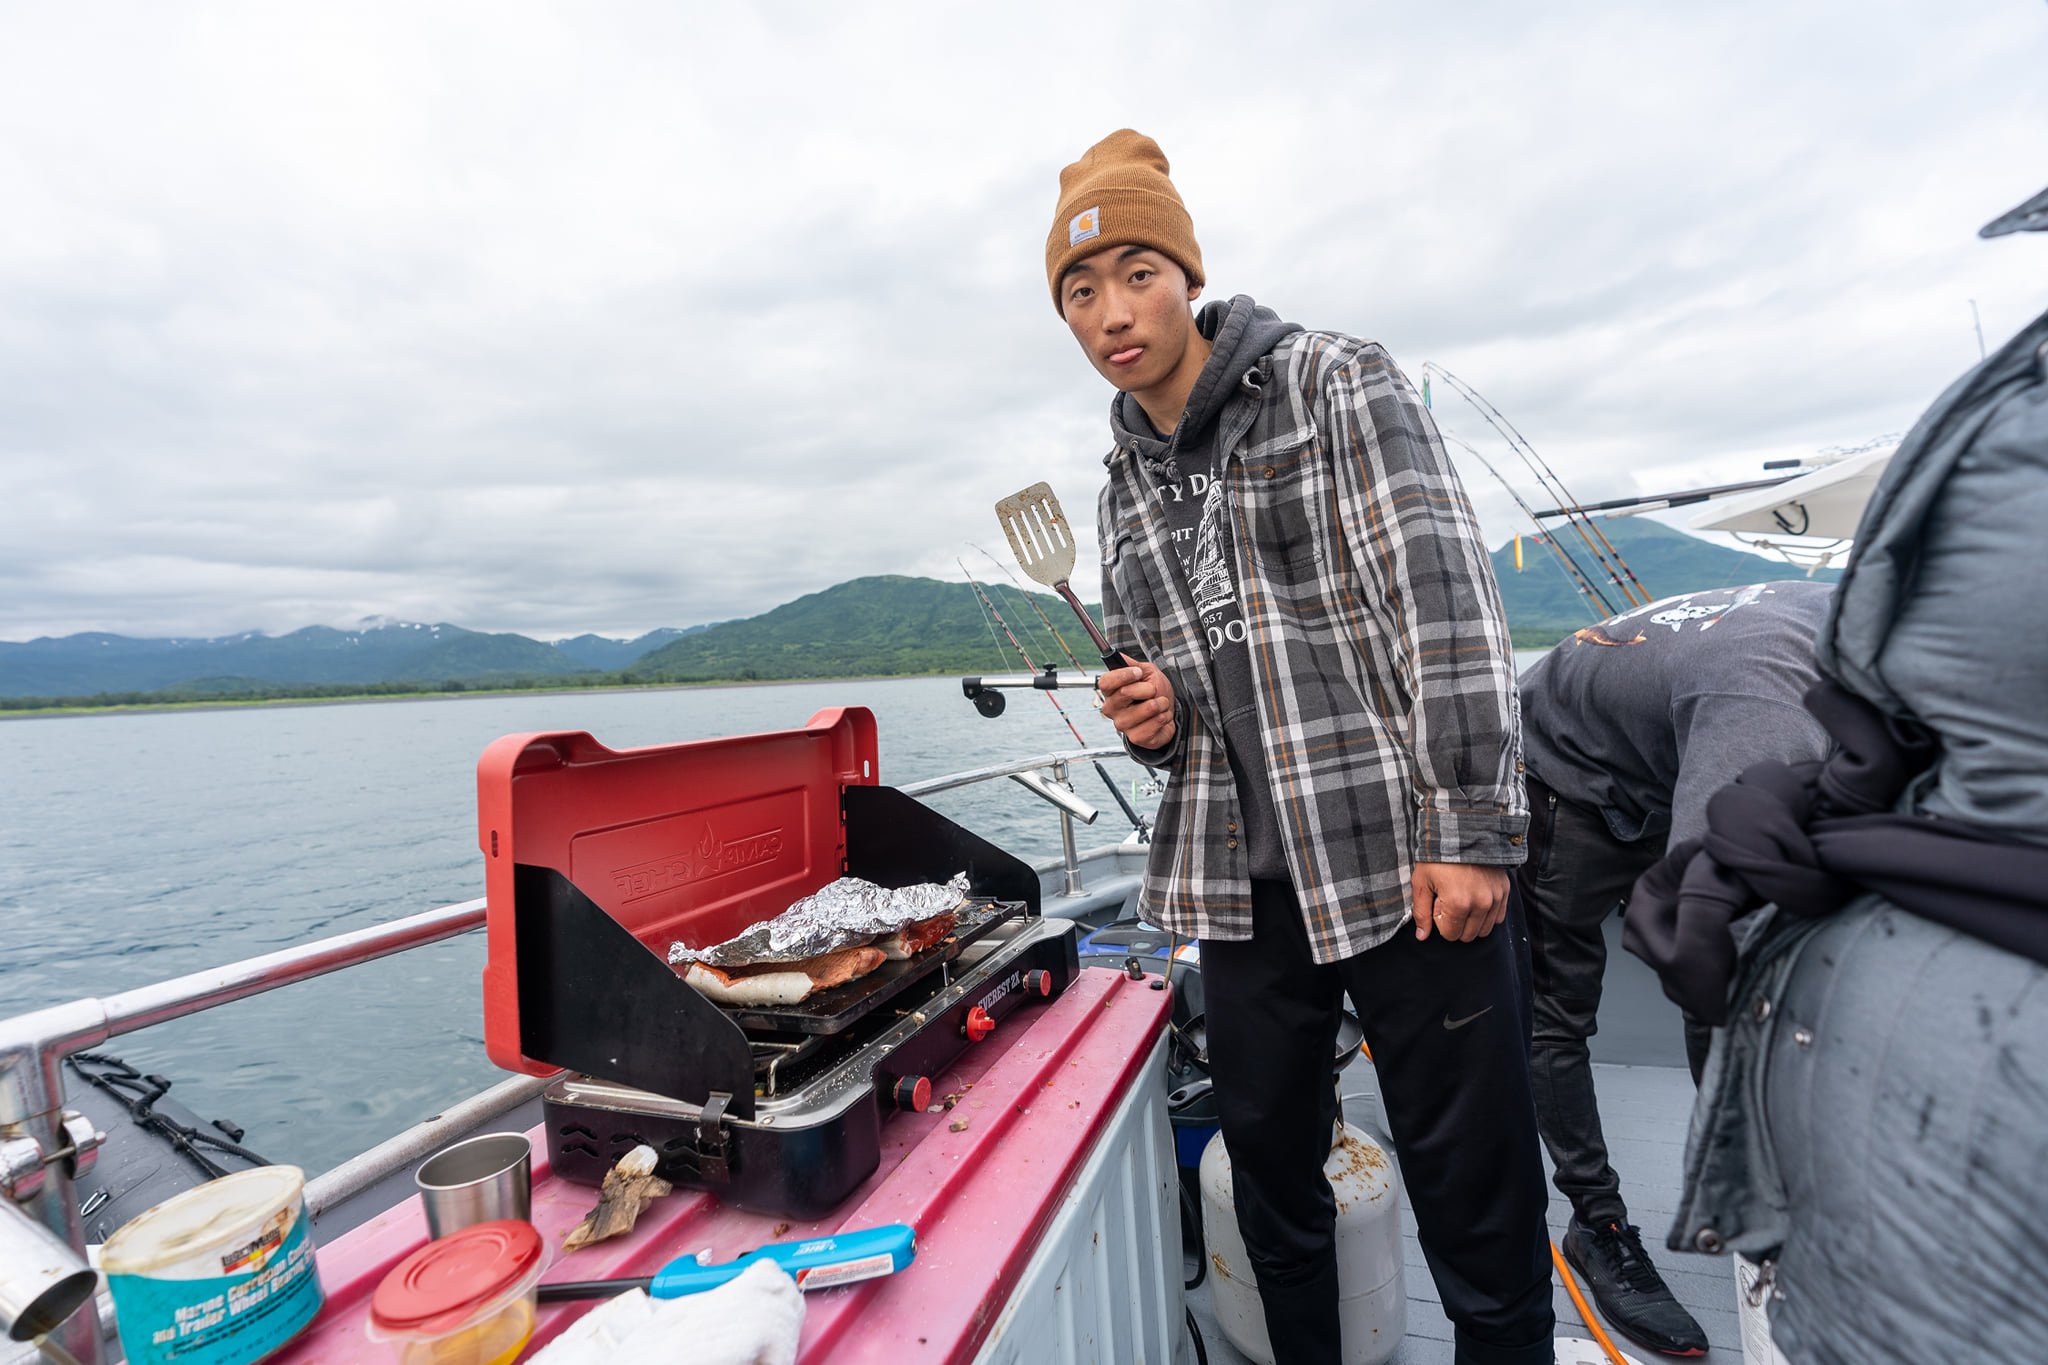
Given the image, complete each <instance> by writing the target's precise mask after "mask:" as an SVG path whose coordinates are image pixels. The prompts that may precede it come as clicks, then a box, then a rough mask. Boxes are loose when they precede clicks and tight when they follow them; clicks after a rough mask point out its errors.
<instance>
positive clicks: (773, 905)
mask: <svg viewBox="0 0 2048 1365" xmlns="http://www.w3.org/2000/svg"><path fill="white" fill-rule="evenodd" d="M875 771H876V737H875V722H874V717H873V715H872V714H871V713H870V712H868V711H867V710H865V709H863V708H859V707H848V708H842V709H833V710H827V711H821V712H819V713H818V714H817V715H816V716H814V717H812V718H811V720H810V722H809V723H808V724H807V725H806V726H805V727H804V728H803V729H801V730H787V731H778V732H774V733H769V734H761V735H747V736H740V737H736V738H732V739H718V740H704V741H698V742H695V743H689V744H674V745H666V746H659V747H654V748H646V749H629V750H617V751H615V750H611V749H607V748H605V747H604V746H603V745H601V744H599V743H598V742H597V741H596V740H594V739H592V738H591V737H590V736H589V735H587V734H582V733H568V732H564V733H553V734H526V735H510V736H507V737H506V738H504V739H501V740H498V741H497V742H496V743H495V744H493V745H492V746H491V747H490V748H489V749H488V750H486V751H485V753H484V756H483V759H482V760H481V762H480V763H479V764H478V769H477V788H478V811H479V831H478V834H479V842H480V843H481V845H482V848H483V851H484V857H485V863H486V893H487V897H488V905H489V909H488V912H487V916H486V919H487V924H488V929H487V933H488V936H489V961H488V963H487V964H486V966H485V969H484V1034H485V1043H486V1047H487V1049H488V1051H489V1054H490V1056H491V1059H492V1060H493V1061H495V1062H497V1063H498V1064H499V1065H500V1066H503V1067H506V1068H508V1069H510V1070H515V1071H523V1072H527V1073H529V1074H533V1075H546V1074H548V1073H551V1072H554V1071H557V1070H560V1069H563V1068H567V1069H568V1070H569V1071H570V1072H571V1073H572V1074H570V1075H568V1076H566V1077H564V1078H562V1079H560V1080H558V1081H556V1082H555V1084H553V1085H552V1086H550V1087H549V1088H548V1090H547V1092H546V1093H545V1095H544V1097H543V1107H544V1110H545V1115H546V1124H547V1139H548V1155H549V1159H550V1162H551V1164H552V1166H553V1169H554V1171H555V1173H556V1174H557V1175H560V1176H563V1177H564V1178H566V1179H569V1180H574V1181H578V1182H581V1183H585V1184H590V1185H596V1184H598V1183H599V1182H600V1181H601V1180H602V1179H603V1176H604V1174H605V1172H606V1171H608V1170H609V1169H610V1168H611V1166H612V1164H613V1163H614V1162H615V1161H617V1160H618V1158H619V1157H621V1156H623V1155H624V1154H625V1153H626V1152H628V1151H630V1150H631V1149H632V1148H634V1147H636V1146H639V1145H640V1144H642V1143H645V1144H647V1145H649V1146H651V1147H653V1148H654V1149H655V1151H656V1153H657V1154H658V1155H659V1157H660V1164H659V1167H658V1170H659V1173H660V1174H661V1175H662V1176H663V1177H664V1178H665V1179H668V1180H671V1181H673V1182H675V1183H677V1184H679V1185H686V1186H691V1187H694V1188H698V1189H705V1190H710V1191H713V1192H714V1193H716V1194H718V1195H719V1196H720V1197H721V1198H722V1199H724V1200H726V1201H727V1202H729V1203H732V1204H734V1205H736V1206H738V1207H741V1208H746V1209H751V1210H754V1211H757V1212H764V1213H776V1214H781V1215H786V1216H790V1217H796V1218H811V1217H816V1216H818V1215H820V1214H823V1213H824V1212H826V1211H828V1210H830V1209H831V1208H833V1207H834V1206H835V1205H837V1204H838V1203H839V1202H840V1201H841V1200H843V1199H844V1198H845V1197H846V1195H847V1194H849V1193H850V1192H851V1191H852V1190H853V1189H854V1188H855V1187H856V1186H858V1185H859V1184H860V1183H861V1182H862V1181H863V1180H865V1179H866V1178H867V1176H868V1175H869V1174H870V1173H871V1172H872V1171H873V1170H874V1169H875V1167H876V1165H877V1164H878V1162H879V1160H880V1153H881V1133H882V1124H883V1122H884V1121H885V1118H886V1115H887V1114H888V1113H889V1112H892V1111H895V1110H910V1111H922V1110H923V1109H924V1108H925V1107H926V1106H927V1105H928V1104H930V1103H931V1102H932V1100H933V1098H934V1096H933V1094H932V1077H933V1076H935V1075H936V1074H937V1073H939V1072H941V1071H943V1070H944V1069H945V1068H946V1067H947V1066H948V1065H949V1064H950V1063H951V1062H952V1061H953V1059H954V1058H955V1057H957V1056H958V1055H959V1054H960V1053H961V1052H962V1051H964V1050H965V1049H967V1048H970V1047H975V1046H979V1045H983V1044H984V1043H985V1042H986V1041H987V1040H989V1039H991V1038H993V1037H995V1036H996V1035H997V1034H998V1032H999V1030H1000V1026H1001V1025H1002V1022H1003V1020H1004V1019H1006V1018H1007V1017H1009V1016H1010V1015H1012V1014H1015V1013H1016V1012H1018V1011H1019V1010H1024V1009H1028V1008H1030V1007H1031V1006H1032V1005H1033V1004H1035V1003H1037V1002H1040V1001H1043V1000H1046V999H1048V998H1050V997H1053V996H1056V995H1058V994H1059V993H1060V992H1061V991H1063V990H1064V989H1065V988H1066V987H1067V985H1068V984H1069V983H1071V982H1072V980H1073V978H1074V974H1075V972H1076V971H1077V970H1078V968H1077V959H1076V954H1075V947H1074V939H1073V934H1072V925H1071V924H1069V923H1067V922H1064V921H1049V920H1045V919H1042V918H1040V916H1039V913H1038V878H1037V876H1036V874H1035V873H1033V872H1032V870H1031V868H1030V867H1029V866H1028V865H1027V864H1025V863H1024V862H1023V861H1021V860H1020V859H1018V858H1016V857H1014V856H1012V855H1011V854H1009V853H1007V852H1005V851H1003V850H1002V849H1001V848H999V847H997V846H996V845H994V844H992V843H989V842H988V841H986V840H984V839H981V838H980V837H978V836H976V835H974V834H972V833H970V832H969V831H967V830H965V829H962V828H961V827H960V826H958V825H956V824H954V823H953V822H952V821H950V820H947V819H946V818H945V817H944V816H941V815H939V814H938V813H937V812H935V811H933V810H931V809H929V808H928V807H926V806H924V805H923V804H922V803H920V802H918V801H916V800H915V799H913V798H911V797H909V796H906V795H904V794H903V793H902V792H900V791H897V790H895V789H894V788H892V787H884V786H881V785H879V784H877V782H876V780H875ZM963 872H964V873H965V874H967V878H968V903H967V905H966V906H964V907H963V908H962V909H961V911H960V912H959V921H958V924H957V925H956V927H955V929H954V931H953V932H952V933H951V934H949V935H948V936H947V937H946V938H945V939H943V940H941V941H940V942H939V943H937V944H935V945H933V946H932V947H930V948H927V949H926V950H924V951H923V952H921V953H918V954H916V955H915V956H913V957H911V958H909V959H907V960H905V961H900V962H888V963H885V964H883V965H882V966H881V967H879V968H877V969H876V970H875V971H873V972H870V973H869V974H867V975H866V976H863V977H860V978H858V979H856V980H853V981H850V982H847V983H846V984H844V985H842V986H838V987H835V988H833V989H831V990H827V991H821V992H818V993H816V994H814V995H812V996H811V997H809V998H808V999H806V1000H804V1001H803V1002H801V1003H800V1004H796V1005H788V1006H766V1007H762V1006H754V1007H744V1008H740V1007H733V1008H727V1007H721V1006H719V1005H717V1004H714V1003H713V1002H711V1001H710V1000H707V999H706V998H705V997H703V996H702V995H700V994H698V992H697V991H696V990H694V989H693V988H692V987H690V986H689V985H688V984H686V983H685V981H684V980H683V978H682V976H681V975H679V974H678V971H677V969H675V968H673V967H671V966H670V965H669V964H668V961H667V955H668V949H669V946H670V944H672V943H674V942H676V941H678V940H680V941H682V942H684V943H687V944H689V945H690V946H691V947H695V948H702V947H708V946H710V945H711V944H715V943H721V942H724V941H725V940H726V939H729V938H731V937H733V936H734V935H736V934H738V933H740V932H741V931H742V930H744V929H746V928H747V927H748V926H750V925H752V924H756V923H759V922H761V921H762V920H766V919H769V918H772V917H773V916H774V915H776V914H779V913H781V912H782V911H783V910H785V909H787V908H788V907H789V905H790V904H791V903H792V902H794V901H795V900H797V899H798V898H800V897H802V896H805V895H808V894H810V893H811V892H813V891H816V890H818V889H819V888H821V887H823V886H824V885H825V884H826V883H828V882H830V881H832V880H833V879H835V878H837V877H840V876H856V877H864V878H866V879H868V880H869V881H873V882H876V883H879V884H880V885H883V886H888V887H900V886H908V885H912V884H915V883H920V882H945V881H947V880H948V879H950V878H951V877H953V876H955V875H957V874H959V873H963ZM1012 1031H1014V1030H1012Z"/></svg>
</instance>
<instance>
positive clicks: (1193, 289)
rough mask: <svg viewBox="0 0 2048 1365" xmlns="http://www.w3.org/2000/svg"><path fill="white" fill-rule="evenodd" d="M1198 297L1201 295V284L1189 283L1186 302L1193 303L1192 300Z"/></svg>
mask: <svg viewBox="0 0 2048 1365" xmlns="http://www.w3.org/2000/svg"><path fill="white" fill-rule="evenodd" d="M1200 297H1202V286H1201V285H1199V284H1191V285H1189V286H1188V302H1189V303H1193V302H1194V301H1195V300H1196V299H1198V298H1200Z"/></svg>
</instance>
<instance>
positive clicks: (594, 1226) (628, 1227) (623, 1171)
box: [562, 1143, 674, 1251]
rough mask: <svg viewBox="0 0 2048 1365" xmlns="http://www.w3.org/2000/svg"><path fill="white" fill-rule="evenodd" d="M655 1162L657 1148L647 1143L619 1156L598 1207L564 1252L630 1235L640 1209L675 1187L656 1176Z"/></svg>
mask: <svg viewBox="0 0 2048 1365" xmlns="http://www.w3.org/2000/svg"><path fill="white" fill-rule="evenodd" d="M656 1160H657V1158H656V1156H655V1154H654V1149H653V1148H652V1147H649V1146H647V1145H645V1144H644V1143H643V1144H642V1145H640V1146H638V1147H635V1148H634V1149H633V1150H632V1151H630V1152H628V1153H626V1154H625V1155H624V1156H622V1157H620V1158H619V1161H618V1164H617V1165H615V1166H613V1167H612V1168H611V1169H610V1170H609V1171H606V1172H605V1173H604V1184H603V1185H601V1186H599V1187H598V1192H597V1207H596V1208H594V1209H592V1210H591V1211H590V1213H589V1214H588V1215H587V1216H586V1217H585V1218H584V1220H583V1221H582V1222H580V1223H578V1224H577V1225H576V1226H575V1227H573V1228H571V1229H569V1235H568V1236H567V1237H566V1238H564V1239H563V1240H562V1250H564V1251H575V1250H576V1249H577V1248H578V1247H587V1246H589V1245H590V1244H591V1243H593V1242H602V1241H604V1240H605V1239H606V1238H608V1237H617V1236H619V1235H621V1234H622V1233H628V1232H631V1231H632V1230H633V1224H634V1223H636V1222H638V1221H639V1218H640V1210H642V1209H644V1208H646V1207H647V1206H648V1205H649V1204H651V1203H653V1202H654V1201H655V1200H657V1199H659V1198H661V1196H663V1195H665V1194H667V1193H668V1192H669V1191H670V1190H671V1189H673V1188H674V1186H672V1185H670V1184H669V1183H668V1182H667V1181H666V1180H663V1179H662V1178H661V1177H660V1176H658V1175H656V1174H655V1173H654V1166H655V1162H656Z"/></svg>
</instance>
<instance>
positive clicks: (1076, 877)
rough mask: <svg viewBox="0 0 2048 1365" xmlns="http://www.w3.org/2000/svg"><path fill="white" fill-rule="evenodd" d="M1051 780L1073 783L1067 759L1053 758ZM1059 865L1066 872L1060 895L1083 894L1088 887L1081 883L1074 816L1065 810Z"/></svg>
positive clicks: (1068, 785)
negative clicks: (1068, 776)
mask: <svg viewBox="0 0 2048 1365" xmlns="http://www.w3.org/2000/svg"><path fill="white" fill-rule="evenodd" d="M1052 780H1053V781H1055V782H1057V783H1059V784H1060V785H1061V786H1063V787H1070V786H1072V785H1073V784H1072V783H1070V782H1068V781H1067V760H1065V759H1064V758H1058V759H1054V760H1053V765H1052ZM1060 865H1061V867H1062V869H1063V870H1064V871H1065V873H1066V879H1067V885H1066V889H1065V890H1064V891H1062V892H1060V894H1061V895H1062V896H1076V897H1079V896H1085V895H1087V894H1088V889H1087V888H1086V887H1084V886H1083V885H1082V884H1081V854H1080V851H1079V848H1078V846H1077V845H1076V844H1075V842H1074V817H1073V816H1072V815H1071V814H1070V813H1068V812H1067V811H1066V810H1064V809H1063V810H1061V811H1060Z"/></svg>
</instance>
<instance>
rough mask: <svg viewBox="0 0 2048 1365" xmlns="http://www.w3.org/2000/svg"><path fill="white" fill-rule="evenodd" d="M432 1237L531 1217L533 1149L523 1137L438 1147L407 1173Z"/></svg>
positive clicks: (482, 1138) (468, 1140)
mask: <svg viewBox="0 0 2048 1365" xmlns="http://www.w3.org/2000/svg"><path fill="white" fill-rule="evenodd" d="M413 1183H414V1184H416V1185H418V1186H419V1187H420V1199H421V1201H422V1202H423V1203H424V1204H425V1205H426V1208H427V1230H428V1232H429V1233H430V1234H431V1235H432V1236H435V1237H446V1236H447V1235H448V1234H449V1233H451V1232H460V1231H461V1230H462V1229H463V1228H466V1227H469V1226H470V1225H471V1224H473V1223H491V1222H495V1221H497V1220H498V1219H500V1218H519V1219H525V1218H528V1217H530V1216H531V1214H532V1212H533V1144H532V1143H530V1142H528V1141H527V1140H526V1135H525V1134H524V1133H485V1134H483V1135H482V1136H480V1137H473V1138H466V1139H464V1140H463V1141H461V1142H458V1143H456V1144H455V1145H454V1146H452V1147H444V1148H442V1149H441V1150H440V1151H438V1152H436V1153H434V1155H432V1156H430V1157H428V1158H427V1159H426V1160H425V1161H422V1162H421V1163H420V1167H419V1169H418V1170H417V1171H415V1172H413Z"/></svg>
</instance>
